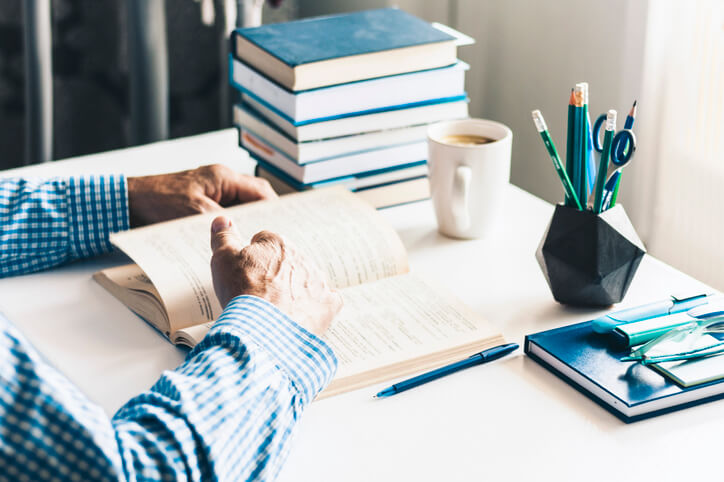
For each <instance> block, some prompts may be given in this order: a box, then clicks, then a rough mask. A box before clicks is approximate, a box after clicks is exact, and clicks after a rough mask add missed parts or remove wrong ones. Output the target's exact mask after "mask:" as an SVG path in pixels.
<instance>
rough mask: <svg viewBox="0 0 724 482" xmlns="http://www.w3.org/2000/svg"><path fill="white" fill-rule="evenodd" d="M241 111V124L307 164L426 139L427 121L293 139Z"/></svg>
mask: <svg viewBox="0 0 724 482" xmlns="http://www.w3.org/2000/svg"><path fill="white" fill-rule="evenodd" d="M240 110H241V112H240V113H239V116H238V120H239V122H238V125H239V126H240V127H243V128H245V129H247V130H248V131H249V132H251V133H253V134H257V135H258V136H260V137H262V138H263V139H266V140H267V141H269V142H270V143H271V144H273V145H274V146H276V147H277V148H278V149H279V150H281V151H282V152H284V153H285V154H286V155H288V156H289V157H291V158H292V159H294V160H295V161H296V162H297V164H307V163H308V162H315V161H321V160H324V159H328V158H331V157H338V156H342V155H346V154H354V153H359V152H364V151H370V150H374V149H379V148H380V147H388V146H394V145H400V144H409V143H411V142H417V141H424V140H425V139H426V138H427V124H423V125H415V126H409V127H400V128H397V129H388V130H383V131H376V132H368V133H364V134H357V135H350V136H344V137H335V138H331V139H321V140H316V141H305V142H294V141H293V140H291V139H289V137H287V136H286V135H284V134H282V133H281V132H280V131H278V130H277V129H275V128H274V127H272V126H271V125H269V123H267V122H266V121H264V120H263V119H262V118H261V117H260V116H258V115H256V114H255V113H254V112H253V111H251V110H249V109H246V108H244V107H243V106H242V107H240Z"/></svg>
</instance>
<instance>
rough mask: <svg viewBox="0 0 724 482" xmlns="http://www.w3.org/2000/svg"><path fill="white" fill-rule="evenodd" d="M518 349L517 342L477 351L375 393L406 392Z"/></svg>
mask: <svg viewBox="0 0 724 482" xmlns="http://www.w3.org/2000/svg"><path fill="white" fill-rule="evenodd" d="M517 349H518V344H517V343H508V344H507V345H500V346H496V347H493V348H490V349H488V350H485V351H481V352H480V353H476V354H475V355H472V356H471V357H469V358H465V359H464V360H460V361H459V362H455V363H452V364H450V365H446V366H444V367H441V368H438V369H437V370H433V371H431V372H427V373H423V374H422V375H418V376H416V377H413V378H410V379H408V380H404V381H402V382H399V383H395V384H394V385H392V386H390V387H388V388H385V389H384V390H382V391H381V392H380V393H378V394H377V395H375V398H384V397H389V396H392V395H395V394H396V393H400V392H404V391H405V390H409V389H410V388H414V387H417V386H419V385H422V384H424V383H427V382H431V381H433V380H437V379H438V378H441V377H444V376H445V375H449V374H451V373H455V372H457V371H460V370H464V369H466V368H469V367H472V366H475V365H480V364H483V363H487V362H489V361H493V360H497V359H498V358H501V357H504V356H505V355H507V354H508V353H511V352H514V351H515V350H517Z"/></svg>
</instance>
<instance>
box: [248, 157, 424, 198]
mask: <svg viewBox="0 0 724 482" xmlns="http://www.w3.org/2000/svg"><path fill="white" fill-rule="evenodd" d="M255 175H256V176H259V177H263V178H265V179H270V177H271V176H273V177H274V178H275V179H279V180H280V181H283V182H285V183H286V184H288V185H289V186H290V188H291V189H293V190H295V191H307V190H309V189H320V188H324V187H330V186H342V187H345V188H347V189H349V190H350V191H357V190H360V189H367V188H370V187H372V186H379V185H383V184H391V183H396V182H399V181H403V180H408V179H417V178H420V177H427V175H428V168H427V164H426V163H422V164H420V163H415V164H412V165H408V166H401V167H399V168H397V167H391V168H389V169H383V170H381V171H376V172H374V171H373V172H372V173H362V174H358V175H352V176H347V177H340V178H337V179H332V180H329V181H321V182H314V183H311V184H302V183H299V182H297V181H294V180H293V179H290V178H289V176H287V175H286V174H282V173H280V171H279V170H278V169H276V168H273V167H271V166H267V165H266V164H265V163H263V162H262V161H259V162H258V164H257V167H256V172H255ZM272 187H274V186H272ZM277 192H279V191H277Z"/></svg>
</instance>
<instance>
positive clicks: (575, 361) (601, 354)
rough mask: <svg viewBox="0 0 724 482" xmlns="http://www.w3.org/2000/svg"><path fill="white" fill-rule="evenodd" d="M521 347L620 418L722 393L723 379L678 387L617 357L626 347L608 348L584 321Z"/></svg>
mask: <svg viewBox="0 0 724 482" xmlns="http://www.w3.org/2000/svg"><path fill="white" fill-rule="evenodd" d="M525 352H526V354H527V355H528V356H530V357H531V358H532V359H534V360H535V361H537V362H538V363H540V364H541V365H543V366H544V367H545V368H547V369H548V370H550V371H552V372H553V373H554V374H556V375H557V376H559V377H560V378H562V379H563V380H565V381H566V382H567V383H569V384H570V385H571V386H573V387H574V388H576V389H577V390H579V391H580V392H581V393H583V394H584V395H586V396H588V397H589V398H591V399H592V400H593V401H595V402H597V403H598V404H599V405H601V406H602V407H604V408H605V409H607V410H609V411H610V412H611V413H613V414H614V415H616V416H617V417H619V418H621V419H622V420H623V421H625V422H634V421H636V420H640V419H644V418H648V417H653V416H656V415H661V414H663V413H667V412H671V411H673V410H679V409H682V408H686V407H689V406H691V405H695V404H699V403H703V402H707V401H710V400H715V399H718V398H722V397H723V396H724V383H722V380H718V381H713V382H710V383H704V384H701V385H697V386H694V387H688V388H685V387H682V386H679V385H677V384H676V383H674V382H673V381H671V380H669V379H668V378H666V377H665V376H663V375H662V374H660V373H658V372H657V371H655V370H654V369H652V368H649V367H647V366H644V365H642V364H641V363H638V362H622V361H620V358H621V357H622V356H624V355H628V353H629V350H625V349H624V350H620V349H615V348H613V347H612V344H611V342H610V340H609V339H608V338H607V337H606V336H605V335H601V334H599V333H596V332H594V331H593V327H592V322H591V321H586V322H583V323H578V324H575V325H570V326H564V327H561V328H556V329H553V330H548V331H543V332H540V333H536V334H533V335H528V336H527V337H526V338H525Z"/></svg>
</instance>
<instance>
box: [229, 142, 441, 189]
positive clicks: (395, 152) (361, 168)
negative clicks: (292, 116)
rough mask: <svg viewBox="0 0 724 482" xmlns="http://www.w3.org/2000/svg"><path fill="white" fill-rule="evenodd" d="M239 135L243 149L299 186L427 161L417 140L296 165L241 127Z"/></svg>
mask: <svg viewBox="0 0 724 482" xmlns="http://www.w3.org/2000/svg"><path fill="white" fill-rule="evenodd" d="M239 135H240V142H241V145H242V147H244V149H247V150H248V151H250V152H252V153H253V154H254V155H256V156H258V157H259V158H261V159H263V160H264V161H266V162H267V163H269V164H271V165H272V166H274V167H276V168H277V169H281V170H282V171H283V172H285V173H286V174H287V175H288V176H290V177H291V178H292V179H294V180H296V181H298V182H301V183H303V184H310V183H313V182H320V181H326V180H328V179H335V178H338V177H344V176H352V175H354V174H359V173H364V172H370V171H377V170H379V169H385V168H388V167H393V166H402V165H404V164H410V163H413V162H419V161H424V160H425V159H427V141H419V142H413V143H411V144H403V145H399V146H391V147H383V148H380V149H377V150H374V151H366V152H361V153H357V154H351V155H347V156H340V157H334V158H332V159H327V160H325V161H319V162H312V163H309V164H304V165H299V164H297V163H296V162H294V161H293V160H292V159H290V158H289V157H288V156H286V155H285V154H284V153H283V152H281V151H280V150H279V149H277V148H276V147H275V146H273V145H272V144H271V143H269V142H268V141H266V140H264V139H262V138H261V137H259V136H257V135H255V134H253V133H251V132H249V131H248V130H246V129H244V128H241V129H240V132H239Z"/></svg>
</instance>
